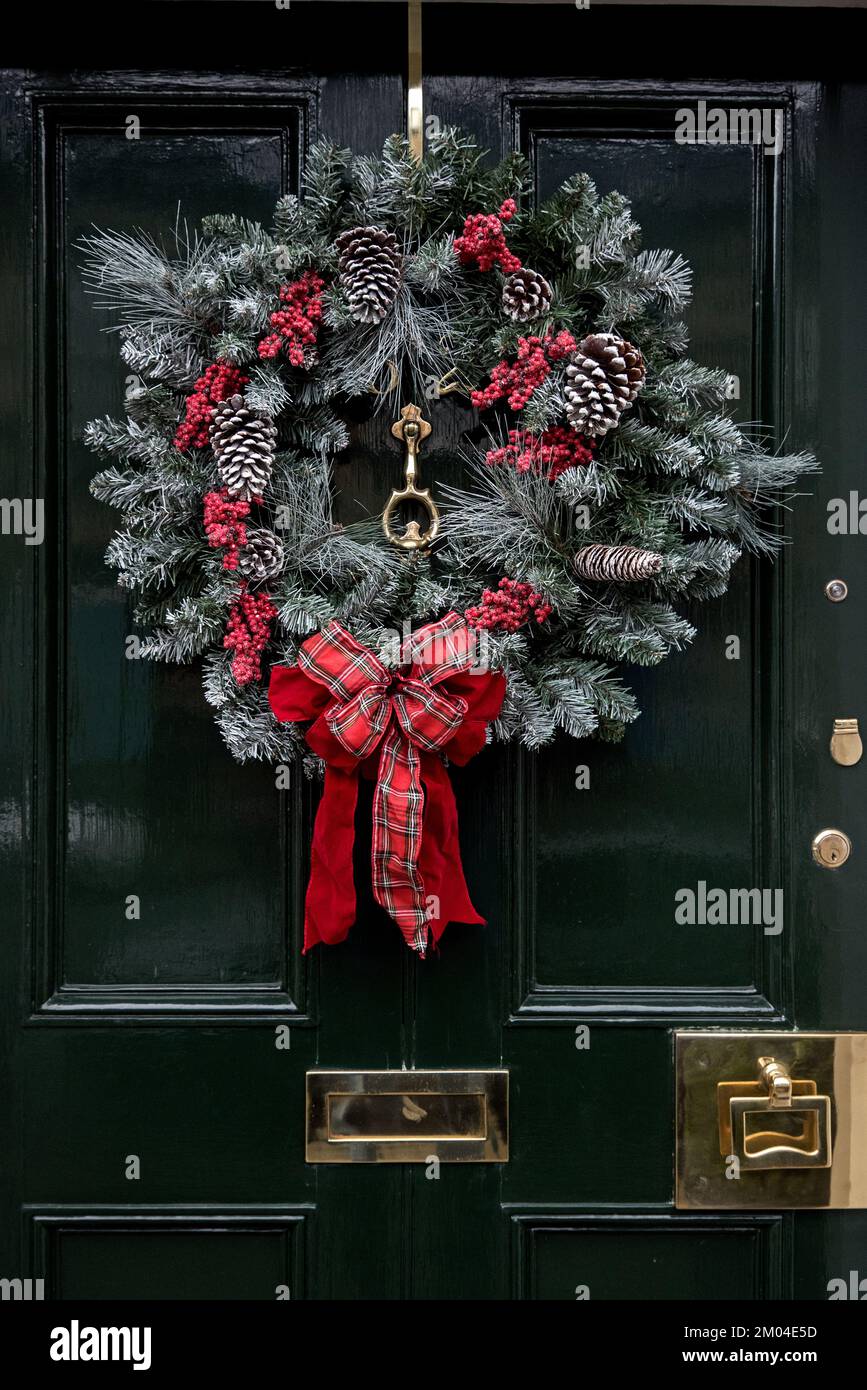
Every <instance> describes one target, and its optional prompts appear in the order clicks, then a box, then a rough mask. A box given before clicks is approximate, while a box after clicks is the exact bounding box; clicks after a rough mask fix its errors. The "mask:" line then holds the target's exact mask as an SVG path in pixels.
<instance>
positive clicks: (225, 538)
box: [205, 487, 262, 570]
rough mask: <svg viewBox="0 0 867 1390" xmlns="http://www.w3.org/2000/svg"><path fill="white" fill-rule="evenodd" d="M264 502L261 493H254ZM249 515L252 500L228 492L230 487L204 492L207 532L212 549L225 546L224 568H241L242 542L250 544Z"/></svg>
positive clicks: (258, 499) (258, 500)
mask: <svg viewBox="0 0 867 1390" xmlns="http://www.w3.org/2000/svg"><path fill="white" fill-rule="evenodd" d="M253 500H254V502H261V501H262V498H261V497H254V499H253ZM249 515H250V503H249V502H244V501H242V500H241V499H240V498H238V499H233V498H231V497H230V496H229V489H228V488H226V487H224V488H222V489H221V491H220V492H206V493H205V535H206V536H207V537H208V545H209V546H210V547H211V549H212V550H219V548H220V547H221V546H224V547H225V550H226V553H225V555H224V556H223V569H224V570H236V569H237V568H238V554H239V551H240V548H241V546H242V545H246V544H247V528H246V526H245V525H244V518H245V517H248V516H249Z"/></svg>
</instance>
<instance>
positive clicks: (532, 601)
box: [464, 579, 551, 632]
mask: <svg viewBox="0 0 867 1390" xmlns="http://www.w3.org/2000/svg"><path fill="white" fill-rule="evenodd" d="M550 613H551V605H550V603H546V602H545V600H544V599H543V598H542V595H541V594H537V593H536V592H535V590H534V589H531V588H530V585H529V584H523V583H522V582H521V581H520V580H519V579H501V580H500V582H499V584H498V585H497V587H496V589H485V590H484V592H483V594H482V601H481V603H478V604H476V605H475V607H473V608H468V609H467V611H466V613H465V614H464V617H465V618H466V620H467V622H468V623H469V625H470V627H477V628H486V629H488V630H489V631H490V630H492V629H493V628H499V629H500V630H501V631H502V632H517V631H518V628H519V627H523V626H524V624H525V623H528V622H529V621H530V619H531V617H532V618H533V619H534V621H535V622H537V623H544V621H545V619H546V618H547V617H548V616H549V615H550Z"/></svg>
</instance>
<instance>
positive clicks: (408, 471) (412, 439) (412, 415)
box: [382, 405, 440, 550]
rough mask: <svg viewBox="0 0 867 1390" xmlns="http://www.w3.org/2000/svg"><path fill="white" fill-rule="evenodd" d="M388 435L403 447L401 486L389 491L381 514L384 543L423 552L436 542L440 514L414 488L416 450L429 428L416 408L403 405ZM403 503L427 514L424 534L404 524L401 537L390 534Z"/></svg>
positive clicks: (427, 496) (423, 491)
mask: <svg viewBox="0 0 867 1390" xmlns="http://www.w3.org/2000/svg"><path fill="white" fill-rule="evenodd" d="M391 432H392V434H393V435H394V436H395V438H396V439H401V440H402V441H403V443H404V444H405V445H406V462H405V464H404V485H403V487H402V488H401V489H400V490H398V489H397V488H394V489H393V490H392V494H391V496H390V497H389V499H388V501H387V502H386V504H385V509H384V511H383V513H382V529H383V532H384V533H385V536H386V539H387V540H389V541H391V543H392V545H396V546H397V547H398V549H400V550H424V549H425V548H426V547H427V546H429V545H431V544H432V542H433V541H435V540H436V537H437V535H438V533H439V529H440V514H439V511H438V509H437V505H436V503H435V502H434V500H433V498H432V497H431V495H430V492H429V491H428V489H427V488H426V487H423V488H419V487H416V476H417V472H418V451H419V446H420V445H421V443H422V441H423V440H425V439H427V437H428V435H429V434H430V432H431V426H430V423H429V422H428V421H427V420H424V419H422V413H421V410H420V409H419V407H418V406H417V405H406V406H404V408H403V410H402V411H401V412H400V419H399V420H395V422H394V424H393V425H392V427H391ZM403 502H413V503H415V504H416V505H417V506H419V507H421V508H422V509H423V510H424V511H426V512H427V514H428V516H429V518H430V524H429V526H428V528H427V530H426V531H422V529H421V527H420V526H419V524H418V522H417V521H408V522H407V523H406V525H405V526H404V528H403V535H398V534H397V532H396V531H394V530H392V518H393V516H394V513H395V512H396V511H397V509H398V507H400V505H401V503H403Z"/></svg>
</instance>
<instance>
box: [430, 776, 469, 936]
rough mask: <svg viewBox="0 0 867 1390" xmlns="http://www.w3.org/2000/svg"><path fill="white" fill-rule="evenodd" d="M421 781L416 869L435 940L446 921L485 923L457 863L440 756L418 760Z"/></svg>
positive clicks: (449, 790)
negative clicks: (420, 829)
mask: <svg viewBox="0 0 867 1390" xmlns="http://www.w3.org/2000/svg"><path fill="white" fill-rule="evenodd" d="M422 778H423V780H424V784H425V792H426V798H425V815H424V835H423V837H422V846H421V854H420V856H419V870H420V872H421V876H422V879H423V880H424V885H425V892H426V894H427V903H428V905H429V911H428V915H429V925H430V928H431V930H432V932H433V936H434V940H435V941H439V939H440V937H441V936H442V934H443V932H444V931H445V929H446V927H447V926H448V924H449V922H469V923H472V924H473V925H474V926H480V927H483V926H485V925H486V923H485V918H484V917H480V916H479V914H478V912H477V911H476V909H475V908H474V907H473V904H472V902H471V901H470V893H469V889H468V888H467V883H466V879H465V878H464V866H463V864H462V863H461V846H460V840H459V838H458V808H457V803H456V802H455V793H454V789H453V787H452V783H451V778H450V777H449V774H448V772H447V771H446V769H445V767H444V765H443V763H442V761H441V759H440V758H438V757H436V756H435V755H428V756H426V757H425V758H424V760H423V763H422Z"/></svg>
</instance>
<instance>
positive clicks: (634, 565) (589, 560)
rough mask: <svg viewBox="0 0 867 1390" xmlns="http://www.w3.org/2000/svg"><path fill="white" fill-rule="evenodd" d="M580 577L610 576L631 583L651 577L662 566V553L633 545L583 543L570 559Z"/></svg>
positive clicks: (600, 577)
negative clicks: (573, 557)
mask: <svg viewBox="0 0 867 1390" xmlns="http://www.w3.org/2000/svg"><path fill="white" fill-rule="evenodd" d="M573 564H574V565H575V569H576V570H577V571H578V574H579V575H580V576H581V578H582V579H611V580H615V581H617V582H618V583H624V582H627V583H634V582H636V581H637V580H640V579H652V578H653V576H654V575H655V574H659V571H660V569H661V568H662V556H661V555H657V554H656V553H655V552H654V551H652V550H640V549H639V548H638V546H636V545H585V546H583V547H582V549H581V550H579V551H578V553H577V555H576V556H575V559H574V561H573Z"/></svg>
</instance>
